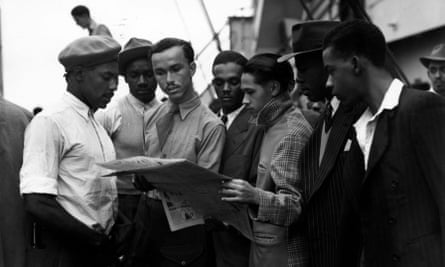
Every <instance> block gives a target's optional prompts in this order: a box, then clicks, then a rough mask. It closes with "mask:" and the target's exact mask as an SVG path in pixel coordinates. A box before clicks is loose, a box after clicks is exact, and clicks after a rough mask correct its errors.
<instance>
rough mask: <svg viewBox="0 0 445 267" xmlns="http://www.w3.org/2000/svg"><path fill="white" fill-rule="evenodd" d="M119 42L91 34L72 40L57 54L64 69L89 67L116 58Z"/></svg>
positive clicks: (119, 47) (119, 48)
mask: <svg viewBox="0 0 445 267" xmlns="http://www.w3.org/2000/svg"><path fill="white" fill-rule="evenodd" d="M120 50H121V46H120V45H119V43H118V42H117V41H116V40H114V39H113V38H111V37H109V36H102V35H93V36H86V37H82V38H79V39H77V40H74V41H73V42H71V43H70V44H69V45H68V46H67V47H65V48H64V49H63V50H62V51H61V52H60V54H59V61H60V63H61V64H62V65H63V66H64V67H65V70H66V71H69V70H71V69H73V68H74V67H90V66H94V65H99V64H103V63H107V62H110V61H113V60H117V55H118V53H119V51H120Z"/></svg>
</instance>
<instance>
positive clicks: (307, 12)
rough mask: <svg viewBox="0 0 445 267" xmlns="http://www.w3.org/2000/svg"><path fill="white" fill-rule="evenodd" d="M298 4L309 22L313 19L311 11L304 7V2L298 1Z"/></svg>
mask: <svg viewBox="0 0 445 267" xmlns="http://www.w3.org/2000/svg"><path fill="white" fill-rule="evenodd" d="M300 4H301V6H302V7H303V9H304V11H305V12H306V15H307V18H308V19H309V20H313V19H314V17H313V16H312V12H311V10H310V9H309V7H308V6H307V5H306V3H305V2H304V0H300Z"/></svg>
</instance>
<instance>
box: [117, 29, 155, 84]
mask: <svg viewBox="0 0 445 267" xmlns="http://www.w3.org/2000/svg"><path fill="white" fill-rule="evenodd" d="M152 45H153V44H152V43H151V42H150V41H148V40H145V39H140V38H135V37H133V38H131V39H130V40H129V41H128V42H127V43H126V44H125V46H124V50H122V52H120V53H119V57H118V62H119V73H120V74H122V75H124V74H125V69H126V68H127V65H128V63H130V62H132V61H134V60H136V59H138V58H145V59H147V60H148V54H149V53H150V51H151V47H152Z"/></svg>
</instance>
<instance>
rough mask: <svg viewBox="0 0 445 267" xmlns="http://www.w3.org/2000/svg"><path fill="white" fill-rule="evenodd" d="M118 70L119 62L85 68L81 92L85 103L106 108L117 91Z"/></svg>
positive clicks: (93, 106)
mask: <svg viewBox="0 0 445 267" xmlns="http://www.w3.org/2000/svg"><path fill="white" fill-rule="evenodd" d="M118 71H119V70H118V64H117V62H110V63H105V64H101V65H97V66H95V67H93V68H88V69H84V70H83V71H82V74H83V80H82V85H81V89H80V94H81V96H82V98H83V101H84V102H85V104H87V105H88V106H89V107H90V108H92V109H94V110H96V109H98V108H105V107H106V106H107V104H108V103H109V102H110V100H111V98H112V97H113V95H114V91H116V88H117V83H118Z"/></svg>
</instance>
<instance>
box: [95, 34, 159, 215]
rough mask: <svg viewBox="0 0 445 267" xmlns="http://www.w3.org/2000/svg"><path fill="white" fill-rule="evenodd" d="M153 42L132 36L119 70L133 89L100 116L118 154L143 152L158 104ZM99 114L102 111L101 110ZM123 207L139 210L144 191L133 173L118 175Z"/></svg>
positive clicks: (125, 210)
mask: <svg viewBox="0 0 445 267" xmlns="http://www.w3.org/2000/svg"><path fill="white" fill-rule="evenodd" d="M151 46H152V44H151V42H150V41H148V40H144V39H139V38H131V39H130V40H129V41H128V43H127V44H126V45H125V47H124V50H123V51H122V52H120V53H119V57H118V63H119V74H120V75H123V76H124V78H125V81H126V82H127V84H128V87H129V88H130V93H129V94H128V95H126V96H125V97H123V98H121V99H119V100H118V101H117V103H116V104H115V105H113V106H111V107H110V108H108V109H107V110H106V111H105V112H104V113H102V114H100V116H98V120H99V121H101V123H102V124H103V126H104V128H105V130H107V132H108V134H109V135H110V137H111V139H112V140H113V144H114V148H115V149H116V157H117V158H127V157H132V156H143V155H144V148H145V146H146V144H145V139H146V136H145V131H146V126H147V124H148V121H149V119H150V118H151V117H152V115H153V112H154V111H155V107H157V106H158V105H160V103H159V101H158V100H156V98H155V90H156V86H157V83H156V79H155V77H154V76H153V67H152V65H151V61H150V60H149V56H150V55H149V53H150V50H151ZM98 115H99V114H98ZM117 190H118V196H119V211H120V212H121V213H122V214H123V215H125V216H126V217H127V218H128V219H130V220H132V219H133V217H134V214H135V212H136V208H137V204H138V201H139V197H140V191H139V190H136V189H135V188H134V186H133V183H132V176H131V175H124V176H119V177H118V178H117Z"/></svg>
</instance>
